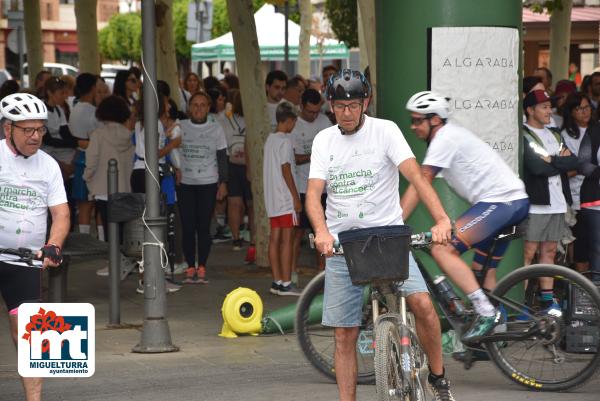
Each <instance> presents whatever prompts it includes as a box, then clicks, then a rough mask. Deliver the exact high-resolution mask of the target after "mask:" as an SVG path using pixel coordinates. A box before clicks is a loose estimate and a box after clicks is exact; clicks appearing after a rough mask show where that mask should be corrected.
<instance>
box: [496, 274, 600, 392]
mask: <svg viewBox="0 0 600 401" xmlns="http://www.w3.org/2000/svg"><path fill="white" fill-rule="evenodd" d="M544 277H547V278H552V279H553V283H554V289H553V298H554V301H553V305H552V307H548V304H547V303H546V304H543V303H542V302H541V299H540V296H539V292H538V286H539V281H540V280H539V279H540V278H544ZM492 295H493V296H494V297H496V298H497V299H498V298H499V302H500V303H501V304H502V305H503V306H504V309H505V310H506V312H507V315H508V320H507V324H506V326H505V328H504V330H505V331H506V332H505V333H504V334H506V335H508V336H509V337H513V338H515V339H514V340H510V341H498V342H494V343H487V344H486V347H487V350H488V352H489V355H490V357H491V359H492V361H494V363H495V364H496V366H498V368H500V370H501V371H502V373H504V374H505V375H506V376H507V377H508V378H510V379H511V380H513V381H515V382H516V383H519V384H521V385H523V386H525V387H527V388H529V389H532V390H538V391H565V390H569V389H573V388H575V387H577V386H580V385H582V384H583V383H585V382H586V381H587V380H589V379H590V378H591V377H593V376H594V375H595V374H596V371H597V370H598V368H599V367H600V353H599V351H600V312H599V311H600V291H598V288H597V287H596V286H595V285H594V284H593V283H592V282H591V281H589V280H588V279H586V278H585V277H584V276H582V275H581V274H579V273H577V272H575V271H573V270H570V269H568V268H566V267H562V266H556V265H532V266H526V267H522V268H519V269H517V270H515V271H513V272H512V273H510V274H509V275H507V276H506V277H504V278H503V279H502V280H501V281H500V282H499V283H498V286H497V287H496V289H495V290H494V291H493V293H492ZM496 332H498V331H496ZM523 333H527V334H525V335H522V336H521V337H522V338H518V336H519V335H520V334H523Z"/></svg>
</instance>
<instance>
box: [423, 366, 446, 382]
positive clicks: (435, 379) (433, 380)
mask: <svg viewBox="0 0 600 401" xmlns="http://www.w3.org/2000/svg"><path fill="white" fill-rule="evenodd" d="M445 374H446V368H444V370H443V371H442V374H441V375H434V374H433V373H431V368H430V369H429V377H427V380H428V381H429V383H435V382H436V381H437V380H438V379H441V378H442V377H444V375H445Z"/></svg>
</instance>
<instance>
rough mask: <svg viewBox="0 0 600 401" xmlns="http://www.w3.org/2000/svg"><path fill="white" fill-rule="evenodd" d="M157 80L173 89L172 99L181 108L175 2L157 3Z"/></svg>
mask: <svg viewBox="0 0 600 401" xmlns="http://www.w3.org/2000/svg"><path fill="white" fill-rule="evenodd" d="M156 79H160V80H163V81H165V82H166V83H168V84H169V86H170V87H171V98H172V99H173V100H175V102H176V103H177V104H179V105H180V106H181V102H183V99H182V97H181V92H180V91H179V75H178V73H177V53H176V50H175V36H174V35H173V0H158V1H157V2H156Z"/></svg>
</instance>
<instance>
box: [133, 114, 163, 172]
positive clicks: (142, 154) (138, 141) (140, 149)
mask: <svg viewBox="0 0 600 401" xmlns="http://www.w3.org/2000/svg"><path fill="white" fill-rule="evenodd" d="M134 132H135V134H134V135H135V155H136V157H135V162H134V163H133V169H134V170H137V169H142V170H143V169H145V168H146V163H145V159H146V136H145V135H144V127H143V126H142V123H141V122H140V121H138V122H136V123H135V131H134ZM166 139H167V137H166V135H165V130H164V128H163V125H162V123H161V122H160V121H159V122H158V149H159V150H160V149H162V148H164V147H165V141H166ZM164 162H165V158H164V157H162V158H160V159H159V160H158V163H159V164H163V163H164Z"/></svg>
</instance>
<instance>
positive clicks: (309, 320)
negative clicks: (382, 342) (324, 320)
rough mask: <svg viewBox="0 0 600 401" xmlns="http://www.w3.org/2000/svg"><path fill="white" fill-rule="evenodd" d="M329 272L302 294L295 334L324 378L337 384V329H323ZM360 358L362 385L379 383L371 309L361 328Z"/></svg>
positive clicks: (320, 274)
mask: <svg viewBox="0 0 600 401" xmlns="http://www.w3.org/2000/svg"><path fill="white" fill-rule="evenodd" d="M324 288H325V272H321V273H319V274H318V275H317V276H315V278H313V279H312V280H311V281H310V283H308V285H307V286H306V287H305V288H304V291H302V295H301V296H300V298H299V299H298V303H297V306H296V322H295V330H296V336H297V337H298V343H299V344H300V349H301V350H302V352H303V353H304V355H305V356H306V359H308V361H309V362H310V363H311V364H312V365H313V366H314V367H315V368H316V369H317V370H318V371H319V372H321V373H322V374H324V375H325V376H326V377H328V378H329V379H331V380H335V365H334V352H335V337H334V329H333V327H327V326H323V325H322V324H321V316H322V313H323V289H324ZM359 330H360V331H359V335H358V342H357V344H356V355H357V362H358V383H360V384H373V383H375V372H374V368H373V357H374V355H375V350H374V346H373V340H374V337H373V318H372V314H371V308H370V305H368V303H367V304H365V305H364V306H363V318H362V323H361V326H360V328H359Z"/></svg>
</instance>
